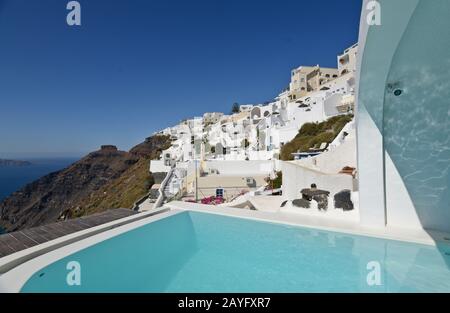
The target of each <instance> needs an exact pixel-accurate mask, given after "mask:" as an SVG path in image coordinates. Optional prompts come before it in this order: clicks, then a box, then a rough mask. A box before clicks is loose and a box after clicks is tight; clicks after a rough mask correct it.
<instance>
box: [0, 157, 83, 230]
mask: <svg viewBox="0 0 450 313" xmlns="http://www.w3.org/2000/svg"><path fill="white" fill-rule="evenodd" d="M78 159H79V158H54V159H21V160H22V161H29V162H31V165H27V166H0V202H1V201H2V200H3V199H5V198H6V197H7V196H9V195H10V194H12V193H13V192H15V191H17V190H19V189H20V188H22V187H23V186H25V185H26V184H29V183H31V182H33V181H35V180H37V179H38V178H40V177H42V176H45V175H47V174H50V173H52V172H56V171H59V170H62V169H64V168H66V167H68V166H69V165H70V164H72V163H74V162H76V161H77V160H78ZM1 232H2V230H1V229H0V233H1Z"/></svg>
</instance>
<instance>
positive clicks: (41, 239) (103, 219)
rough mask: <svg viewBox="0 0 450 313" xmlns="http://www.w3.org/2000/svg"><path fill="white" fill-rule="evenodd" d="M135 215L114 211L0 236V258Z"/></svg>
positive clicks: (121, 210) (118, 210)
mask: <svg viewBox="0 0 450 313" xmlns="http://www.w3.org/2000/svg"><path fill="white" fill-rule="evenodd" d="M137 213H138V212H135V211H132V210H129V209H114V210H108V211H105V212H101V213H97V214H94V215H90V216H84V217H81V218H77V219H73V220H68V221H64V222H59V223H53V224H49V225H44V226H40V227H34V228H30V229H26V230H23V231H18V232H13V233H9V234H4V235H0V257H4V256H7V255H10V254H12V253H14V252H17V251H21V250H24V249H26V248H29V247H33V246H36V245H38V244H42V243H45V242H48V241H51V240H54V239H57V238H59V237H62V236H65V235H69V234H72V233H75V232H78V231H81V230H85V229H89V228H91V227H95V226H98V225H102V224H105V223H109V222H112V221H115V220H118V219H121V218H124V217H128V216H131V215H134V214H137Z"/></svg>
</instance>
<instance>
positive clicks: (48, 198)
mask: <svg viewBox="0 0 450 313" xmlns="http://www.w3.org/2000/svg"><path fill="white" fill-rule="evenodd" d="M168 146H170V140H169V138H168V137H166V136H154V137H150V138H147V139H146V140H145V142H143V143H142V144H139V145H137V146H136V147H134V148H133V149H131V150H130V151H129V152H126V151H119V150H117V148H116V147H115V146H109V145H108V146H102V147H101V149H100V150H98V151H95V152H92V153H90V154H88V155H87V156H86V157H84V158H83V159H81V160H79V161H78V162H75V163H74V164H72V165H70V166H69V167H67V168H66V169H63V170H61V171H58V172H54V173H51V174H49V175H46V176H44V177H42V178H40V179H38V180H36V181H34V182H32V183H31V184H28V185H26V186H25V187H23V188H22V189H20V190H19V191H17V192H15V193H13V194H12V195H11V196H9V197H8V198H6V199H5V200H4V201H2V202H0V227H1V228H4V229H5V230H6V231H16V230H20V229H25V228H29V227H35V226H40V225H44V224H47V223H52V222H55V221H57V220H61V219H67V218H72V217H78V216H82V215H89V214H92V213H96V212H101V211H104V210H107V209H113V208H131V206H132V205H133V203H134V201H136V200H138V199H139V198H140V197H142V196H143V195H145V194H146V193H147V192H148V188H150V187H151V185H152V178H151V175H150V173H149V160H150V159H154V158H157V157H158V156H159V154H160V152H161V151H162V150H164V149H166V148H168Z"/></svg>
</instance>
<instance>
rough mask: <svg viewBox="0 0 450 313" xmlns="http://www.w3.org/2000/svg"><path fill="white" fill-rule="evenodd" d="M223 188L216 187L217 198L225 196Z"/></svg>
mask: <svg viewBox="0 0 450 313" xmlns="http://www.w3.org/2000/svg"><path fill="white" fill-rule="evenodd" d="M223 194H224V192H223V188H217V189H216V198H223Z"/></svg>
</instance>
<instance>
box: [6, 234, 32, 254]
mask: <svg viewBox="0 0 450 313" xmlns="http://www.w3.org/2000/svg"><path fill="white" fill-rule="evenodd" d="M3 242H4V243H6V244H7V245H8V246H9V247H11V248H12V249H13V250H14V251H20V250H24V249H26V248H27V246H25V245H24V244H23V243H22V242H20V241H19V240H17V239H16V238H14V237H13V236H12V235H11V234H6V235H5V237H4V238H3Z"/></svg>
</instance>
